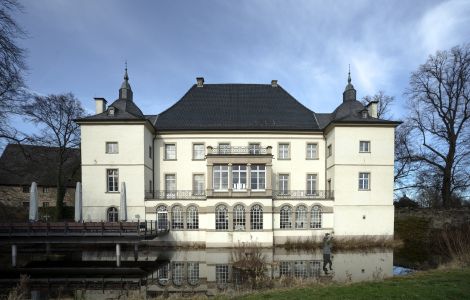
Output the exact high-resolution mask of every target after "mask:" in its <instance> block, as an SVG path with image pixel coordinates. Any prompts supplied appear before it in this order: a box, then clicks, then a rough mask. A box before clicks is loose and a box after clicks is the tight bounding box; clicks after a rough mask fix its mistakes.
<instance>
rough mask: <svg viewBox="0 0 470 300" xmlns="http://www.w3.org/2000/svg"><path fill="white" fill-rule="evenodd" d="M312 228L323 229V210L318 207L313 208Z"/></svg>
mask: <svg viewBox="0 0 470 300" xmlns="http://www.w3.org/2000/svg"><path fill="white" fill-rule="evenodd" d="M310 228H321V209H320V206H318V205H315V206H314V207H312V215H311V220H310Z"/></svg>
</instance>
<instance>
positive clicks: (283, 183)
mask: <svg viewBox="0 0 470 300" xmlns="http://www.w3.org/2000/svg"><path fill="white" fill-rule="evenodd" d="M279 193H280V194H281V195H287V194H288V193H289V175H287V174H280V175H279Z"/></svg>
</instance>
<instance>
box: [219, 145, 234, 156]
mask: <svg viewBox="0 0 470 300" xmlns="http://www.w3.org/2000/svg"><path fill="white" fill-rule="evenodd" d="M217 149H218V154H230V152H231V148H230V143H219V144H218V145H217Z"/></svg>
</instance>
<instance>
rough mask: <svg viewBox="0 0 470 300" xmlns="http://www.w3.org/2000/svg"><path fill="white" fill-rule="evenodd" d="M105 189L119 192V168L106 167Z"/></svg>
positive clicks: (110, 191) (109, 191)
mask: <svg viewBox="0 0 470 300" xmlns="http://www.w3.org/2000/svg"><path fill="white" fill-rule="evenodd" d="M106 191H107V192H108V193H117V192H119V169H106Z"/></svg>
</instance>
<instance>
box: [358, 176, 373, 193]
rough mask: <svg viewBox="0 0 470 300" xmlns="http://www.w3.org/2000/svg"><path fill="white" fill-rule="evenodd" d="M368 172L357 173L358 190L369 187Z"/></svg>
mask: <svg viewBox="0 0 470 300" xmlns="http://www.w3.org/2000/svg"><path fill="white" fill-rule="evenodd" d="M369 180H370V173H366V172H364V173H363V172H361V173H359V189H360V190H369V189H370V183H369Z"/></svg>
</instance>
